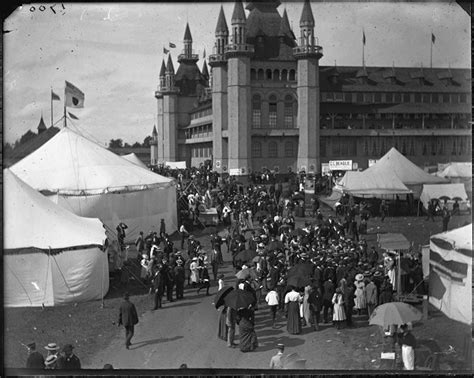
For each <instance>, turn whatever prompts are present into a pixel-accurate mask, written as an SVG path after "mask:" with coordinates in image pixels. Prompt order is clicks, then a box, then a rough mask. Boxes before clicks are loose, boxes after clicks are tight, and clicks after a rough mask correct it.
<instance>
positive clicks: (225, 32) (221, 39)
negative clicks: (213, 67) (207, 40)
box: [214, 6, 229, 56]
mask: <svg viewBox="0 0 474 378" xmlns="http://www.w3.org/2000/svg"><path fill="white" fill-rule="evenodd" d="M228 44H229V28H228V27H227V22H226V20H225V15H224V8H222V6H221V10H220V11H219V17H218V19H217V26H216V45H215V51H214V54H216V55H220V56H224V49H225V47H226V46H227V45H228Z"/></svg>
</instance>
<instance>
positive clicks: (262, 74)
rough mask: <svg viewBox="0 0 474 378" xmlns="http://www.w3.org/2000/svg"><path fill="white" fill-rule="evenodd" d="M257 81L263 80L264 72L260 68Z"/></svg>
mask: <svg viewBox="0 0 474 378" xmlns="http://www.w3.org/2000/svg"><path fill="white" fill-rule="evenodd" d="M257 79H258V80H264V79H265V71H263V69H262V68H260V69H259V70H258V71H257Z"/></svg>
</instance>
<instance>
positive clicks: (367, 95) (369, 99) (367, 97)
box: [364, 93, 373, 103]
mask: <svg viewBox="0 0 474 378" xmlns="http://www.w3.org/2000/svg"><path fill="white" fill-rule="evenodd" d="M364 102H367V103H371V102H373V95H372V93H364Z"/></svg>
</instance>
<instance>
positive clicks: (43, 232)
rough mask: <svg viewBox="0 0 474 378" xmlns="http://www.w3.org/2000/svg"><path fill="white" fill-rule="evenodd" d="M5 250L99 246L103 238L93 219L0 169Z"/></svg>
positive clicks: (98, 221) (9, 172)
mask: <svg viewBox="0 0 474 378" xmlns="http://www.w3.org/2000/svg"><path fill="white" fill-rule="evenodd" d="M3 195H4V205H3V206H4V208H3V211H4V213H3V215H4V217H3V226H4V239H3V248H4V249H20V248H21V249H28V248H38V249H43V250H49V249H53V250H54V249H65V248H71V247H78V246H89V245H102V244H103V242H104V240H105V238H106V235H105V229H104V227H103V226H102V222H101V221H100V220H99V219H96V218H83V217H79V216H77V215H75V214H73V213H71V212H69V211H68V210H66V209H64V208H63V207H61V206H59V205H56V204H55V203H54V202H53V201H51V200H49V199H48V198H46V197H45V196H43V195H42V194H41V193H39V192H37V191H36V190H34V189H33V188H32V187H31V186H29V185H27V184H26V183H25V182H24V181H22V180H20V179H19V178H18V177H17V176H16V175H15V174H13V173H12V172H11V171H10V170H9V169H4V170H3Z"/></svg>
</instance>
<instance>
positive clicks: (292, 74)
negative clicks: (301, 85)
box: [289, 70, 296, 81]
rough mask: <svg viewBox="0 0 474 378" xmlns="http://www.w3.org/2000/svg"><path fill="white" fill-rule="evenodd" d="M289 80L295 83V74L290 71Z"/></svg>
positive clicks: (293, 71)
mask: <svg viewBox="0 0 474 378" xmlns="http://www.w3.org/2000/svg"><path fill="white" fill-rule="evenodd" d="M289 80H290V81H295V80H296V72H295V70H290V76H289Z"/></svg>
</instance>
